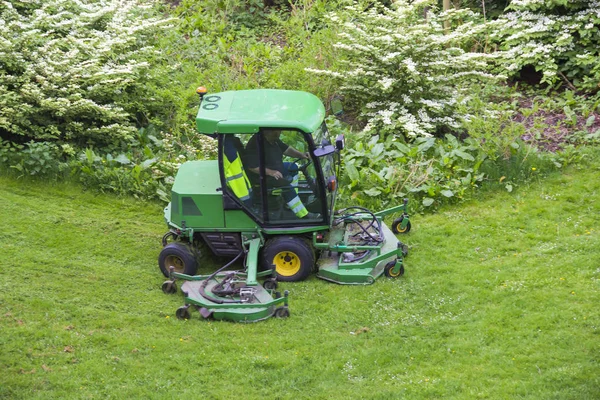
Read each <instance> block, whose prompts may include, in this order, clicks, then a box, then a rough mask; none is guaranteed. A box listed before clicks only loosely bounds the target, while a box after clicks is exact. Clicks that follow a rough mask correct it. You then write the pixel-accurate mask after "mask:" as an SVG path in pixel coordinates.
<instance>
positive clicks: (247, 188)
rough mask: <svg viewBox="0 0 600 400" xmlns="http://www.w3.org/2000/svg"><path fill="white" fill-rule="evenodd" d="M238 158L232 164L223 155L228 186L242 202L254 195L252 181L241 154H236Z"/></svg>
mask: <svg viewBox="0 0 600 400" xmlns="http://www.w3.org/2000/svg"><path fill="white" fill-rule="evenodd" d="M236 156H237V157H236V158H235V160H233V161H232V162H229V159H228V158H227V156H226V155H225V154H223V169H224V170H225V180H226V181H227V186H229V188H230V189H231V190H232V191H233V193H234V194H235V195H236V196H237V197H238V198H239V199H240V200H241V201H246V200H249V199H250V193H252V186H251V184H250V180H249V179H248V176H247V175H246V172H245V171H244V166H243V165H242V160H241V158H240V155H239V153H237V152H236Z"/></svg>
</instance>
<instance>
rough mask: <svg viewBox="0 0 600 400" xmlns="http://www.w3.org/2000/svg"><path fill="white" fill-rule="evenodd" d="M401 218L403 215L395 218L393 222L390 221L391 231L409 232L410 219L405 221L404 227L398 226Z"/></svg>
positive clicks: (402, 218) (396, 232)
mask: <svg viewBox="0 0 600 400" xmlns="http://www.w3.org/2000/svg"><path fill="white" fill-rule="evenodd" d="M403 220H404V217H403V216H402V217H400V218H397V219H395V220H394V222H392V232H394V233H395V234H398V233H408V232H410V221H408V222H407V223H406V227H405V228H404V229H402V228H401V227H400V225H401V224H402V221H403Z"/></svg>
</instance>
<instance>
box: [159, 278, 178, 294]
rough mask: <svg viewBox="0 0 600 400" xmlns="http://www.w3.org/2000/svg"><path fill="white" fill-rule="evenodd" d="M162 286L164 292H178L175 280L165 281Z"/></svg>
mask: <svg viewBox="0 0 600 400" xmlns="http://www.w3.org/2000/svg"><path fill="white" fill-rule="evenodd" d="M161 288H162V291H163V293H164V294H174V293H177V284H176V283H175V282H173V281H164V282H163V284H162V286H161Z"/></svg>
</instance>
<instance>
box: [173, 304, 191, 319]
mask: <svg viewBox="0 0 600 400" xmlns="http://www.w3.org/2000/svg"><path fill="white" fill-rule="evenodd" d="M188 308H189V307H187V306H181V307H179V308H178V309H177V311H175V316H176V317H177V318H179V319H190V318H191V317H192V315H191V314H190V310H188Z"/></svg>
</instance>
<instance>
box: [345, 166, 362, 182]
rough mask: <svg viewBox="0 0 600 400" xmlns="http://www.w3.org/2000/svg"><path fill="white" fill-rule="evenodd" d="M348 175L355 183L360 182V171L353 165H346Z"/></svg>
mask: <svg viewBox="0 0 600 400" xmlns="http://www.w3.org/2000/svg"><path fill="white" fill-rule="evenodd" d="M346 173H347V174H348V177H349V178H350V179H351V180H353V181H358V180H360V175H359V174H358V170H357V169H356V167H355V166H354V165H353V164H346Z"/></svg>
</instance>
